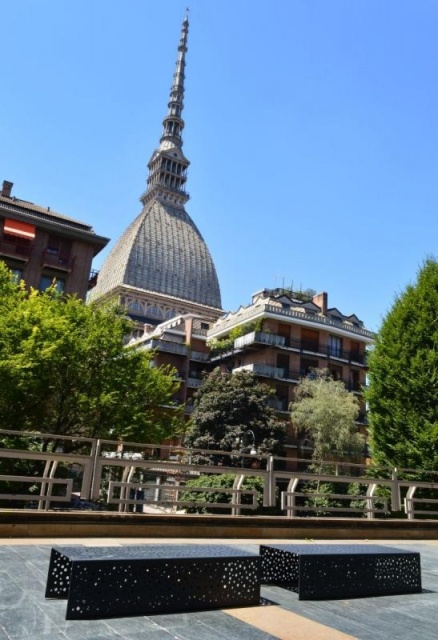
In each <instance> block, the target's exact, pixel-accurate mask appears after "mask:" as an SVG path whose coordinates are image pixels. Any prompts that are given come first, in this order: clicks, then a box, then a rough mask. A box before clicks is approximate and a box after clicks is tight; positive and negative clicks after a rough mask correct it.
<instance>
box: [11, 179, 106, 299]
mask: <svg viewBox="0 0 438 640" xmlns="http://www.w3.org/2000/svg"><path fill="white" fill-rule="evenodd" d="M12 187H13V183H12V182H8V181H7V180H4V181H3V185H2V189H1V192H0V259H1V260H3V261H4V262H5V263H6V264H7V266H8V267H9V268H10V269H11V270H12V272H13V273H14V274H15V276H16V277H17V279H23V280H24V281H25V282H26V285H27V286H28V287H33V288H34V289H39V290H44V289H47V287H49V286H50V285H51V284H52V283H53V282H55V286H56V288H57V289H58V290H59V291H62V292H64V293H66V294H76V295H77V296H78V297H79V298H81V299H83V300H85V298H86V295H87V292H88V290H89V289H90V287H92V286H93V285H94V282H95V274H93V273H92V272H91V266H92V261H93V258H94V257H95V256H96V255H97V254H98V253H99V251H101V250H102V249H103V248H104V247H105V246H106V245H107V243H108V241H109V240H108V238H104V237H102V236H98V235H96V233H94V231H93V229H92V227H91V226H90V225H88V224H85V223H84V222H79V221H78V220H73V219H72V218H68V217H67V216H64V215H62V214H59V213H56V212H55V211H52V210H51V208H50V207H41V206H39V205H36V204H34V203H33V202H28V201H27V200H20V199H19V198H16V197H15V196H14V195H12Z"/></svg>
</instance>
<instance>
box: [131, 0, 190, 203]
mask: <svg viewBox="0 0 438 640" xmlns="http://www.w3.org/2000/svg"><path fill="white" fill-rule="evenodd" d="M188 11H189V9H188V7H187V9H186V15H185V17H184V20H183V23H182V26H181V36H180V40H179V44H178V56H177V59H176V67H175V73H174V74H173V82H172V86H171V88H170V96H169V102H168V105H167V106H168V110H167V115H166V117H165V118H164V120H163V133H162V135H161V138H160V146H159V147H158V149H157V150H156V151H155V152H154V154H153V156H152V158H151V160H150V161H149V164H148V167H149V176H148V180H147V183H148V188H147V191H146V193H144V194H143V195H142V197H141V201H142V202H143V203H144V204H146V202H148V201H149V200H150V199H151V198H152V197H153V196H154V195H155V196H157V193H158V194H160V197H164V192H166V197H165V199H166V200H167V201H169V200H171V201H172V202H175V203H177V204H179V205H182V206H184V204H185V203H186V202H187V200H188V199H189V195H188V194H187V193H186V191H185V186H184V185H185V182H186V180H187V167H188V166H189V164H190V163H189V161H188V160H187V158H186V157H185V156H184V154H183V152H182V144H183V140H182V135H181V134H182V131H183V129H184V120H183V119H182V110H183V108H184V78H185V76H184V70H185V64H186V60H185V57H186V53H187V37H188V33H189V18H188Z"/></svg>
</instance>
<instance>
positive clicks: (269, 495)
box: [263, 456, 275, 507]
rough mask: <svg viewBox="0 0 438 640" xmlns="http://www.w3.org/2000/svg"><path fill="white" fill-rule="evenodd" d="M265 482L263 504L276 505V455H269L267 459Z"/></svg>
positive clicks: (265, 505)
mask: <svg viewBox="0 0 438 640" xmlns="http://www.w3.org/2000/svg"><path fill="white" fill-rule="evenodd" d="M266 471H267V474H266V476H265V484H264V486H263V506H264V507H273V506H275V482H274V456H268V458H267V461H266Z"/></svg>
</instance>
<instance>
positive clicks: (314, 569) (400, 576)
mask: <svg viewBox="0 0 438 640" xmlns="http://www.w3.org/2000/svg"><path fill="white" fill-rule="evenodd" d="M260 556H261V560H262V583H263V584H276V585H279V586H285V587H287V588H289V589H292V590H294V591H297V592H298V595H299V599H300V600H323V599H330V598H353V597H364V596H378V595H390V594H402V593H420V592H421V565H420V554H419V553H416V552H412V551H405V550H404V549H396V548H393V547H385V546H383V545H382V546H380V545H374V544H370V545H364V544H362V545H361V544H357V545H354V544H345V545H342V544H338V545H335V544H307V545H304V544H289V545H283V544H278V545H276V544H274V545H262V546H261V547H260Z"/></svg>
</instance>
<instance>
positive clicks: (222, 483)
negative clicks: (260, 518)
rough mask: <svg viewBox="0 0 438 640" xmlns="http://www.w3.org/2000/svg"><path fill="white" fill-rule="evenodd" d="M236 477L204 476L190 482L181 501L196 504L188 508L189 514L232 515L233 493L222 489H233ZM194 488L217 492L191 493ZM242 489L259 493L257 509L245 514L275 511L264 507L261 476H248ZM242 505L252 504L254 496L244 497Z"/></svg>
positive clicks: (182, 493)
mask: <svg viewBox="0 0 438 640" xmlns="http://www.w3.org/2000/svg"><path fill="white" fill-rule="evenodd" d="M234 479H235V476H234V474H232V473H222V474H212V475H203V476H200V477H199V478H196V479H195V480H189V481H188V482H187V483H186V484H185V489H184V491H182V492H181V494H180V497H179V499H180V500H183V501H186V502H196V506H192V507H187V508H186V511H187V513H230V508H231V507H230V503H231V493H227V492H225V491H223V490H222V489H232V488H233V483H234ZM192 487H193V488H195V487H196V488H208V489H215V491H211V492H210V491H207V492H205V493H204V492H198V491H191V489H192ZM241 488H242V489H244V490H252V491H257V505H258V506H257V509H255V510H247V511H245V513H247V514H252V515H257V514H260V513H264V514H266V513H271V512H272V511H275V508H274V509H272V508H271V509H267V508H265V507H263V478H261V477H260V476H247V477H246V478H245V480H244V481H243V484H242V487H241ZM212 503H216V504H219V503H221V504H222V503H223V504H224V508H223V509H222V508H220V507H210V506H209V505H210V504H212ZM241 504H242V505H245V504H247V505H248V504H251V505H252V496H248V495H246V496H242V502H241Z"/></svg>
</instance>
